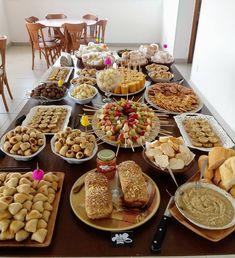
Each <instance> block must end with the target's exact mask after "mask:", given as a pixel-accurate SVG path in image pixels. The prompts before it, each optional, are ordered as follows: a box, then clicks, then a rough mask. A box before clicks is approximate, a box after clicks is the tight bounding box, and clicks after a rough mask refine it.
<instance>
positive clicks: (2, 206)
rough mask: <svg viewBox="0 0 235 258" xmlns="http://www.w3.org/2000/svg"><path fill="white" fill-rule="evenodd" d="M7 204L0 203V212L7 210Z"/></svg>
mask: <svg viewBox="0 0 235 258" xmlns="http://www.w3.org/2000/svg"><path fill="white" fill-rule="evenodd" d="M8 205H9V204H8V203H6V202H0V212H3V211H5V210H6V209H7V207H8Z"/></svg>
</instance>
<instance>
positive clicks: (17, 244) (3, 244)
mask: <svg viewBox="0 0 235 258" xmlns="http://www.w3.org/2000/svg"><path fill="white" fill-rule="evenodd" d="M53 173H54V174H55V175H57V176H58V177H59V184H58V191H57V192H56V195H55V199H54V202H53V204H52V206H53V210H52V212H51V216H50V218H49V221H48V225H47V230H48V232H47V236H46V239H45V241H44V243H42V244H41V243H38V242H36V241H32V240H31V239H30V238H28V239H26V240H24V241H22V242H17V241H16V240H4V241H0V248H1V247H37V248H40V247H47V246H49V245H50V244H51V241H52V236H53V231H54V227H55V222H56V216H57V212H58V208H59V203H60V196H61V192H62V187H63V182H64V173H63V172H53Z"/></svg>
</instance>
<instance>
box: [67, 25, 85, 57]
mask: <svg viewBox="0 0 235 258" xmlns="http://www.w3.org/2000/svg"><path fill="white" fill-rule="evenodd" d="M63 28H64V35H65V46H66V51H67V52H68V53H70V52H72V53H74V51H75V50H78V49H79V47H80V45H81V44H87V41H86V31H87V24H86V23H79V24H71V23H65V24H63Z"/></svg>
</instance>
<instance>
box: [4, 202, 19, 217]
mask: <svg viewBox="0 0 235 258" xmlns="http://www.w3.org/2000/svg"><path fill="white" fill-rule="evenodd" d="M22 207H23V206H22V204H21V203H19V202H13V203H11V204H9V207H8V210H9V212H10V213H11V214H12V215H16V214H17V213H18V212H19V211H20V210H21V209H22Z"/></svg>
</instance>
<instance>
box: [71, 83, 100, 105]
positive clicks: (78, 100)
mask: <svg viewBox="0 0 235 258" xmlns="http://www.w3.org/2000/svg"><path fill="white" fill-rule="evenodd" d="M75 87H76V86H75ZM91 87H92V88H94V90H95V94H94V95H93V96H91V97H89V98H86V99H77V98H75V97H73V96H72V95H71V91H72V90H73V89H74V88H72V89H71V90H70V91H69V93H68V96H69V98H71V99H72V100H73V101H74V102H75V103H77V104H80V105H84V104H87V103H89V102H91V101H92V99H93V98H94V97H95V96H96V94H97V93H98V90H97V89H96V87H94V86H91Z"/></svg>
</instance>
